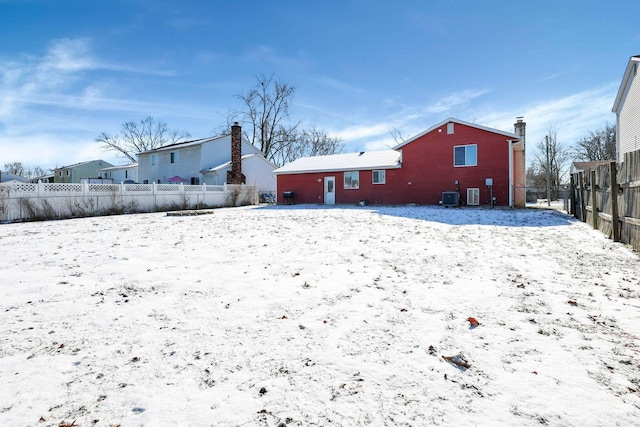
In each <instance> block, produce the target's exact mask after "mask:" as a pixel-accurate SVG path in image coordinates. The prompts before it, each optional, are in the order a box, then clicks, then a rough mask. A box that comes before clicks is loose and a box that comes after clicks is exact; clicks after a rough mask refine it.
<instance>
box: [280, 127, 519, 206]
mask: <svg viewBox="0 0 640 427" xmlns="http://www.w3.org/2000/svg"><path fill="white" fill-rule="evenodd" d="M524 150H525V123H524V122H523V121H522V118H518V120H517V123H516V124H515V133H510V132H504V131H501V130H497V129H492V128H488V127H485V126H480V125H476V124H473V123H467V122H464V121H462V120H457V119H454V118H449V119H447V120H444V121H442V122H440V123H438V124H437V125H435V126H433V127H431V128H429V129H427V130H426V131H424V132H422V133H421V134H419V135H417V136H415V137H413V138H411V139H409V140H408V141H405V142H403V143H402V144H400V145H398V146H396V147H395V148H394V149H393V150H383V151H373V152H361V153H349V154H336V155H331V156H315V157H303V158H300V159H297V160H295V161H293V162H291V163H289V164H287V165H284V166H283V167H281V168H279V169H276V170H275V171H274V174H275V175H276V179H277V188H278V194H277V200H278V202H279V203H286V202H295V203H324V204H335V203H339V204H358V203H370V204H409V203H415V204H420V205H437V204H442V203H443V198H444V204H447V205H448V204H453V205H455V204H461V205H476V206H483V205H484V206H487V205H492V206H493V205H496V206H514V207H520V206H524V204H525V154H524V153H525V151H524ZM443 193H445V194H443Z"/></svg>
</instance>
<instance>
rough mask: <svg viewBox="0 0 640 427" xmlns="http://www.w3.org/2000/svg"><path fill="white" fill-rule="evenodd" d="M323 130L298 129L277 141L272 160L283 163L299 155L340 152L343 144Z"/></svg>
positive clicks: (279, 163) (321, 154) (323, 154)
mask: <svg viewBox="0 0 640 427" xmlns="http://www.w3.org/2000/svg"><path fill="white" fill-rule="evenodd" d="M341 141H342V140H341V139H340V138H337V137H331V136H329V135H328V134H327V133H326V132H325V131H322V130H318V129H316V128H312V129H310V130H304V129H303V130H299V131H296V132H293V133H292V134H290V135H289V140H287V141H278V142H277V143H276V145H275V146H274V150H273V156H272V161H273V162H274V163H275V164H278V165H283V164H286V163H289V162H292V161H294V160H295V159H297V158H300V157H308V156H326V155H330V154H338V153H342V151H343V150H344V144H342V142H341Z"/></svg>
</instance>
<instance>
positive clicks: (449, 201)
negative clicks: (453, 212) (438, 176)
mask: <svg viewBox="0 0 640 427" xmlns="http://www.w3.org/2000/svg"><path fill="white" fill-rule="evenodd" d="M440 204H441V205H442V206H444V207H447V208H448V207H450V206H458V205H460V193H458V192H457V191H443V192H442V201H441V202H440Z"/></svg>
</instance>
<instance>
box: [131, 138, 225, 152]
mask: <svg viewBox="0 0 640 427" xmlns="http://www.w3.org/2000/svg"><path fill="white" fill-rule="evenodd" d="M230 135H231V134H223V135H218V136H208V137H206V138H199V139H192V140H191V141H181V142H174V143H173V144H169V145H163V146H162V147H158V148H154V149H153V150H147V151H141V152H139V153H138V155H140V154H147V153H152V152H157V151H164V150H170V149H172V148H175V147H177V146H179V145H186V144H193V145H200V144H204V143H205V142H209V141H215V140H216V139H221V138H225V137H227V136H230ZM194 143H195V144H194Z"/></svg>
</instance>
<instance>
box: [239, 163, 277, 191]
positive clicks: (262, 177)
mask: <svg viewBox="0 0 640 427" xmlns="http://www.w3.org/2000/svg"><path fill="white" fill-rule="evenodd" d="M273 170H274V167H273V165H272V164H270V163H269V162H267V161H266V160H265V158H264V157H262V156H252V157H249V158H248V159H245V160H244V161H243V162H242V173H243V174H244V176H245V177H246V178H247V182H246V183H247V185H254V186H256V187H258V191H273V192H275V191H276V177H275V176H274V175H273Z"/></svg>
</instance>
